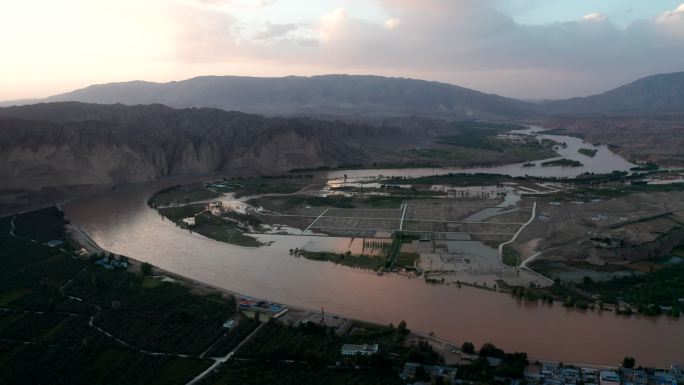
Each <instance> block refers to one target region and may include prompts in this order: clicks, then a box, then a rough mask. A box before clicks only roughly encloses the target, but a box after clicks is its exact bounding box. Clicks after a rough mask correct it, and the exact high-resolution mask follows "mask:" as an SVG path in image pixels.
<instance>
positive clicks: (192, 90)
mask: <svg viewBox="0 0 684 385" xmlns="http://www.w3.org/2000/svg"><path fill="white" fill-rule="evenodd" d="M60 101H75V102H83V103H97V104H117V103H121V104H125V105H138V104H145V105H147V104H163V105H166V106H169V107H173V108H188V107H199V108H218V109H222V110H226V111H241V112H245V113H255V114H260V115H266V116H309V117H317V118H334V119H337V118H344V119H346V120H368V119H384V118H392V117H406V116H417V117H428V118H434V119H446V120H478V119H479V120H516V119H528V118H534V117H539V116H543V115H587V114H592V115H671V114H684V72H676V73H670V74H660V75H653V76H648V77H645V78H642V79H639V80H636V81H634V82H632V83H629V84H626V85H623V86H621V87H618V88H615V89H613V90H610V91H607V92H604V93H602V94H598V95H592V96H588V97H581V98H571V99H565V100H550V101H541V102H529V101H521V100H516V99H511V98H506V97H503V96H499V95H494V94H486V93H483V92H479V91H475V90H471V89H468V88H463V87H459V86H455V85H451V84H446V83H439V82H432V81H425V80H415V79H407V78H390V77H382V76H373V75H322V76H311V77H302V76H287V77H274V78H259V77H245V76H203V77H196V78H192V79H187V80H182V81H173V82H168V83H153V82H145V81H130V82H122V83H108V84H99V85H92V86H89V87H86V88H83V89H79V90H75V91H72V92H67V93H64V94H59V95H54V96H51V97H48V98H45V99H26V100H19V101H14V102H0V106H9V105H13V104H18V105H25V104H32V103H38V102H60Z"/></svg>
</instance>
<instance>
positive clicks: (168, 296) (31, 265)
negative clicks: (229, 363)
mask: <svg viewBox="0 0 684 385" xmlns="http://www.w3.org/2000/svg"><path fill="white" fill-rule="evenodd" d="M60 218H63V216H62V214H61V213H60V212H59V211H58V210H56V209H54V208H50V209H45V210H39V211H34V212H31V213H26V214H22V215H19V216H18V217H17V218H16V220H15V224H16V229H15V233H16V234H17V235H19V236H21V237H27V239H24V238H15V237H12V236H10V235H9V230H10V228H11V224H10V221H11V218H0V243H1V244H2V245H3V247H2V248H0V263H2V266H3V269H0V303H1V304H2V307H4V308H6V311H4V312H2V314H0V362H2V363H3V370H2V371H0V383H3V384H5V383H7V384H19V383H20V384H46V383H50V384H166V385H168V384H183V383H186V382H187V381H188V380H190V379H191V378H192V377H194V376H196V375H197V374H198V373H200V372H201V371H203V370H204V369H206V368H207V367H208V366H209V364H210V362H209V361H208V360H202V359H197V358H185V357H179V356H174V355H168V356H160V355H156V356H155V355H150V354H146V353H143V352H139V351H138V350H137V349H135V348H131V347H129V346H127V345H124V344H122V343H120V342H119V341H117V340H116V339H114V338H112V337H109V336H107V335H105V334H104V333H103V332H102V331H100V330H98V329H96V328H95V327H93V326H90V325H89V321H90V319H91V317H93V323H94V325H95V326H96V327H99V328H101V329H102V330H106V331H107V332H108V333H111V334H112V335H114V336H116V337H117V338H120V339H122V340H124V341H126V343H128V344H131V345H134V346H137V347H140V348H143V349H147V350H150V351H163V352H169V353H172V354H175V353H192V354H195V353H197V352H201V351H203V350H204V349H206V348H207V347H208V346H209V345H210V344H211V343H212V342H213V341H214V340H215V339H216V338H217V337H218V335H220V333H221V332H222V327H221V322H222V320H224V319H225V318H226V317H229V316H231V315H232V314H235V312H236V306H235V303H234V301H232V300H225V299H222V298H220V297H218V296H196V295H192V294H191V293H190V292H189V289H188V288H186V287H184V286H181V285H179V284H173V283H167V282H161V283H160V284H159V285H156V286H153V287H150V285H145V284H144V282H145V281H146V280H149V279H151V278H144V277H142V276H140V275H137V274H133V273H129V272H126V271H125V270H122V269H120V268H116V269H112V270H107V269H105V268H103V267H101V266H98V265H96V264H93V263H92V262H91V261H89V260H88V259H85V258H76V257H74V256H72V255H71V252H72V250H73V249H74V248H75V247H74V246H72V245H71V242H70V241H69V239H67V238H66V236H65V235H64V228H63V225H64V224H65V222H64V221H63V220H60ZM28 238H30V239H34V238H35V239H38V240H46V239H55V240H62V241H64V242H65V243H64V244H63V245H62V247H61V248H60V249H58V248H51V247H47V246H44V245H42V244H40V243H34V242H32V241H31V240H30V239H28ZM99 258H100V256H98V257H97V259H99ZM74 298H80V299H81V300H77V299H74Z"/></svg>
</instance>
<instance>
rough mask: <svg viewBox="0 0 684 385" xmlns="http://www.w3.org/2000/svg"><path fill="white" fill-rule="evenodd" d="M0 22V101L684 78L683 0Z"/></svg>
mask: <svg viewBox="0 0 684 385" xmlns="http://www.w3.org/2000/svg"><path fill="white" fill-rule="evenodd" d="M0 9H1V10H2V12H0V32H2V33H1V34H0V42H1V43H2V45H3V48H4V49H3V53H2V57H0V59H1V60H2V62H3V72H2V75H0V80H1V84H2V87H0V100H2V101H8V100H18V99H26V98H28V99H31V98H42V97H47V96H50V95H55V94H60V93H64V92H69V91H72V90H75V89H80V88H84V87H87V86H89V85H92V84H105V83H111V82H125V81H132V80H144V81H152V82H168V81H178V80H183V79H189V78H193V77H197V76H207V75H215V76H222V75H234V76H257V77H264V76H268V77H279V76H288V75H296V76H313V75H325V74H351V75H367V74H372V75H379V76H390V77H407V78H415V79H422V80H429V81H439V82H444V83H449V84H454V85H458V86H462V87H467V88H471V89H475V90H478V91H482V92H486V93H495V94H498V95H502V96H507V97H512V98H517V99H526V100H539V99H563V98H568V97H576V96H586V95H590V94H595V93H600V92H604V91H607V90H609V89H612V88H615V87H617V86H620V85H623V84H626V83H629V82H631V81H634V80H636V79H638V78H641V77H644V76H649V75H654V74H658V73H670V72H679V71H682V70H684V3H682V0H674V1H670V0H663V1H659V2H657V4H655V2H649V3H648V4H645V3H644V2H638V1H618V0H606V1H602V2H601V3H597V2H595V1H590V0H579V1H574V2H572V3H569V2H567V1H561V0H551V1H538V0H511V1H503V0H485V1H474V0H457V1H447V0H427V1H421V2H414V1H409V0H352V1H342V0H322V1H319V2H316V3H314V4H311V3H306V2H304V1H303V0H150V1H145V2H136V1H133V0H119V1H113V0H100V1H86V0H60V1H48V0H25V1H22V2H16V1H15V2H9V3H8V4H5V5H3V6H2V7H1V8H0Z"/></svg>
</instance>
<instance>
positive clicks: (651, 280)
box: [578, 263, 684, 315]
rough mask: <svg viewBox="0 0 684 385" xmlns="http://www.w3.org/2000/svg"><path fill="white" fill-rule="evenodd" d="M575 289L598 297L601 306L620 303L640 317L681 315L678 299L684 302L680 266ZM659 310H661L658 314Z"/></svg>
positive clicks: (683, 272) (682, 265)
mask: <svg viewBox="0 0 684 385" xmlns="http://www.w3.org/2000/svg"><path fill="white" fill-rule="evenodd" d="M578 287H579V288H581V289H582V290H585V291H587V292H589V293H592V294H598V295H600V296H601V299H602V300H603V301H604V302H609V303H619V302H620V301H624V302H626V303H628V304H629V305H631V306H632V307H636V308H637V309H638V311H639V312H640V313H643V314H646V315H655V314H660V313H662V312H664V313H669V314H670V315H678V314H680V313H681V311H682V310H684V309H683V308H682V304H681V303H680V302H679V299H680V298H684V263H677V264H671V265H668V266H665V267H664V268H662V269H658V270H656V271H653V272H651V273H646V274H641V275H637V274H634V275H632V276H626V277H615V278H613V279H612V280H610V281H606V282H591V281H590V282H583V283H581V284H579V285H578ZM660 306H663V307H664V309H667V310H661V308H660Z"/></svg>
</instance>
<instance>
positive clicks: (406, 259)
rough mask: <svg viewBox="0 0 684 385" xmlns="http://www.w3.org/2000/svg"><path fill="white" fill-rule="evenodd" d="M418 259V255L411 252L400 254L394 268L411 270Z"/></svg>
mask: <svg viewBox="0 0 684 385" xmlns="http://www.w3.org/2000/svg"><path fill="white" fill-rule="evenodd" d="M419 259H420V254H418V253H413V252H400V253H399V255H398V256H397V260H396V261H395V262H394V265H395V266H401V267H409V268H413V267H414V266H415V265H416V262H418V260H419Z"/></svg>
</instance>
